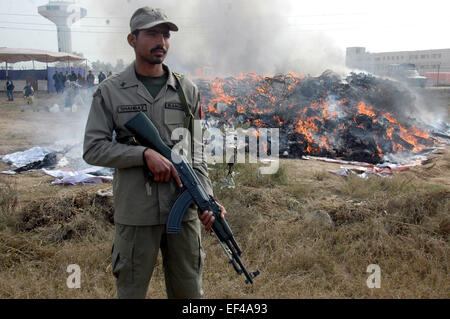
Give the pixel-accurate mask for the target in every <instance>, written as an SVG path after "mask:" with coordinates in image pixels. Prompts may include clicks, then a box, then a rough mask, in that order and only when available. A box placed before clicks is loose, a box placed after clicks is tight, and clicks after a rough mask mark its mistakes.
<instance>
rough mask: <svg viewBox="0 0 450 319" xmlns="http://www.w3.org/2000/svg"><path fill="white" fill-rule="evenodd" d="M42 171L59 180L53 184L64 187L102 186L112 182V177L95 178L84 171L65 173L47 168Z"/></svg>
mask: <svg viewBox="0 0 450 319" xmlns="http://www.w3.org/2000/svg"><path fill="white" fill-rule="evenodd" d="M42 171H43V172H44V173H45V174H47V175H50V176H53V177H56V178H59V179H57V180H54V181H53V182H52V184H54V185H55V184H63V185H78V184H83V185H86V184H100V183H109V182H112V180H113V178H112V176H95V175H92V174H87V173H84V172H82V171H80V172H76V171H65V170H47V169H45V168H43V169H42Z"/></svg>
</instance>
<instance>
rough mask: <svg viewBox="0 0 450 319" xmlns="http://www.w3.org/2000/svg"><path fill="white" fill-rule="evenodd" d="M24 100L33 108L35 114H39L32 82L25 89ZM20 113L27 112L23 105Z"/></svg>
mask: <svg viewBox="0 0 450 319" xmlns="http://www.w3.org/2000/svg"><path fill="white" fill-rule="evenodd" d="M23 98H24V99H25V101H26V102H27V105H32V106H33V112H39V110H38V108H37V106H36V104H35V103H34V89H33V86H32V85H31V83H30V82H27V84H26V85H25V87H24V88H23ZM20 111H21V112H24V111H25V105H22V108H21V110H20Z"/></svg>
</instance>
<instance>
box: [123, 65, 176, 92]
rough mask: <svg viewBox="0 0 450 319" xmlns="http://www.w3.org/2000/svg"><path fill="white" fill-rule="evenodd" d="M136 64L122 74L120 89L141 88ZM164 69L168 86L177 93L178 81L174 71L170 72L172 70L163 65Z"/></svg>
mask: <svg viewBox="0 0 450 319" xmlns="http://www.w3.org/2000/svg"><path fill="white" fill-rule="evenodd" d="M135 63H136V62H133V63H131V64H130V65H129V66H128V67H127V68H126V69H125V70H124V71H123V72H122V73H121V74H120V87H121V88H123V89H125V88H129V87H132V86H139V83H141V81H139V80H138V78H137V77H136V71H135V70H136V69H135ZM163 68H164V70H165V71H166V72H167V74H168V77H167V85H168V86H170V87H172V89H174V90H175V91H177V85H176V80H175V77H174V75H173V73H172V71H170V68H169V67H168V66H167V65H165V64H164V63H163Z"/></svg>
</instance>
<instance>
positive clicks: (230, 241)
mask: <svg viewBox="0 0 450 319" xmlns="http://www.w3.org/2000/svg"><path fill="white" fill-rule="evenodd" d="M125 127H126V128H127V129H128V130H130V132H132V133H133V134H135V138H136V139H137V141H138V142H139V143H140V144H141V145H143V146H146V147H151V148H152V149H154V150H155V151H157V152H158V153H160V154H161V155H163V156H164V157H165V158H167V159H168V160H170V161H171V163H172V164H173V166H174V167H175V169H176V170H177V172H178V175H179V176H180V179H181V182H182V183H183V188H182V189H181V190H182V193H181V195H180V196H179V197H178V198H177V200H176V201H175V204H174V205H173V207H172V209H171V211H170V214H169V219H168V221H167V226H166V232H167V233H168V234H178V233H180V231H181V223H182V221H183V216H184V213H185V212H186V210H187V209H188V208H189V206H190V205H191V204H192V203H195V204H196V205H197V206H198V207H199V209H200V211H201V212H204V211H207V210H208V211H210V212H212V213H213V214H214V218H215V220H214V224H213V225H212V230H213V232H214V234H215V235H216V238H217V239H218V240H219V243H220V245H221V246H222V248H223V250H224V251H225V253H226V255H227V256H228V259H229V262H230V263H231V264H232V265H233V268H234V269H235V270H236V272H237V273H238V274H239V275H240V274H242V273H243V274H244V275H245V277H246V278H247V279H246V281H245V282H246V283H247V284H248V283H253V279H254V278H255V277H256V276H257V275H259V270H257V271H255V272H253V273H250V272H249V271H248V270H247V269H246V268H245V266H244V265H243V263H242V260H241V254H242V250H241V248H240V247H239V245H238V243H237V242H236V240H235V239H234V236H233V233H232V231H231V229H230V226H228V223H227V222H226V221H225V219H222V218H221V217H220V208H219V206H218V205H217V203H216V201H215V200H214V198H213V197H212V196H210V195H209V194H208V193H207V192H206V190H205V188H204V187H203V185H202V183H201V182H200V180H199V178H198V177H197V175H196V173H195V172H194V170H193V168H192V167H191V165H190V164H189V162H188V161H187V159H186V157H185V156H184V155H179V154H176V152H172V150H171V149H170V148H169V147H168V146H167V145H166V144H165V143H164V141H163V140H162V139H161V136H160V135H159V132H158V130H157V129H156V127H155V125H154V124H153V123H152V122H151V121H150V119H149V118H148V117H147V116H146V115H145V114H144V113H142V112H139V113H138V114H137V115H136V116H134V117H133V118H132V119H131V120H129V121H128V122H127V123H125ZM150 173H151V172H150Z"/></svg>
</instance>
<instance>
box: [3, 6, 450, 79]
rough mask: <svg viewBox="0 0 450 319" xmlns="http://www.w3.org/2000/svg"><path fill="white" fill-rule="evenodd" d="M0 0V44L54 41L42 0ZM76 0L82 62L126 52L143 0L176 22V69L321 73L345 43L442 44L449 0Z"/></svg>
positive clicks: (339, 63)
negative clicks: (131, 25)
mask: <svg viewBox="0 0 450 319" xmlns="http://www.w3.org/2000/svg"><path fill="white" fill-rule="evenodd" d="M0 1H1V5H0V47H10V48H34V49H42V50H50V51H57V49H58V45H57V35H56V26H55V25H54V24H53V23H52V22H50V21H49V20H47V19H45V18H44V17H42V16H40V15H38V13H37V7H38V6H40V5H44V4H47V3H48V0H0ZM75 2H76V3H78V4H79V5H81V6H82V7H84V8H86V9H87V16H86V17H85V18H83V19H82V20H80V21H79V22H77V23H75V24H74V25H73V27H72V48H73V50H74V51H76V52H82V53H83V54H84V56H85V57H86V58H87V59H88V63H90V62H92V61H96V60H102V61H105V62H111V63H113V64H115V62H116V61H117V59H123V60H124V61H125V62H126V63H130V62H131V61H132V60H133V57H134V52H133V51H132V49H131V47H129V45H128V43H127V41H126V36H127V34H128V33H129V18H130V17H131V15H132V13H133V12H134V11H135V10H136V9H137V8H139V7H141V6H145V5H152V6H154V7H159V8H163V9H164V10H165V11H166V12H167V15H168V16H169V18H171V20H173V21H174V22H175V23H176V24H177V25H178V27H179V29H180V31H179V32H176V33H173V34H172V37H171V48H170V51H169V55H168V58H167V63H168V64H169V65H173V68H175V69H176V70H178V71H180V72H194V70H197V69H198V68H202V69H203V70H204V69H205V67H206V68H208V70H213V71H212V72H213V73H218V74H236V73H245V72H256V73H263V74H273V73H277V72H288V71H293V72H296V73H297V72H298V73H303V74H306V73H320V72H321V71H323V70H325V69H327V68H330V69H333V70H334V69H336V70H338V69H340V68H343V66H344V61H345V49H346V47H350V46H361V47H366V50H368V51H370V52H384V51H404V50H425V49H444V48H450V37H449V36H448V34H449V31H450V24H449V23H448V20H449V16H448V14H449V12H450V1H448V0H428V1H423V0H422V1H416V0H409V1H405V0H389V1H388V0H377V1H363V0H359V1H355V0H340V1H332V0H314V1H311V0H309V1H299V0H277V1H275V0H184V1H181V0H153V1H148V0H146V1H144V0H79V1H75ZM0 67H4V65H1V66H0Z"/></svg>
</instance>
